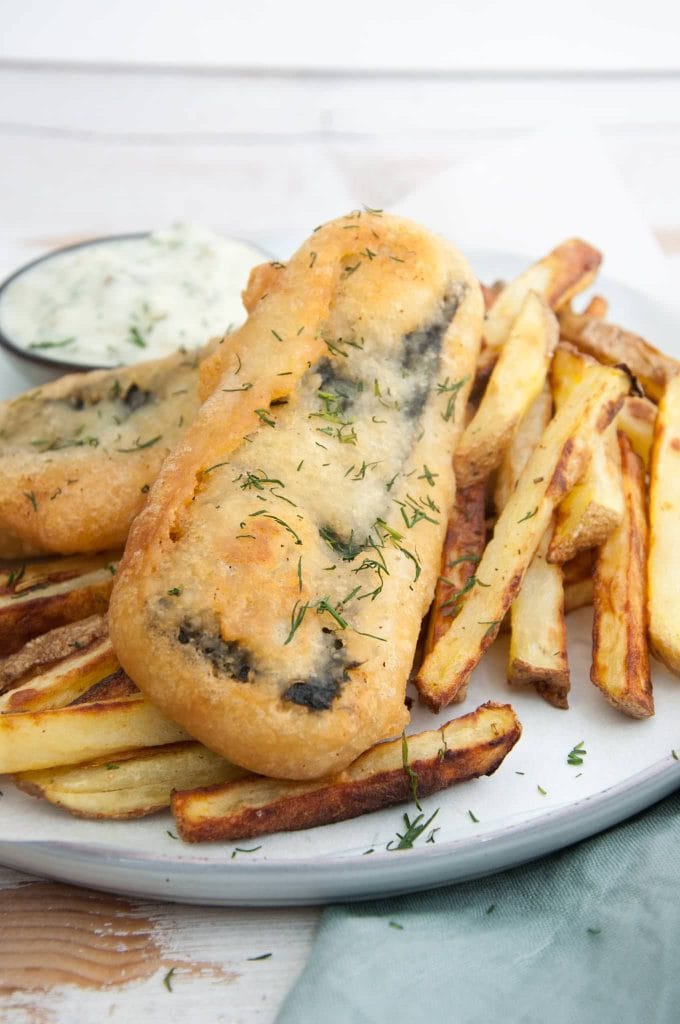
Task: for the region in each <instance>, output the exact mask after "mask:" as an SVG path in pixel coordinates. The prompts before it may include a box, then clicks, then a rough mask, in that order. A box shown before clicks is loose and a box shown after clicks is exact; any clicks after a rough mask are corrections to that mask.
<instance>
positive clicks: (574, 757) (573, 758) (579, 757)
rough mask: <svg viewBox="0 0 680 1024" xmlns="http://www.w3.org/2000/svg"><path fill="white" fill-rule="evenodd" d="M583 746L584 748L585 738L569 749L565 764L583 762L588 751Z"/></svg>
mask: <svg viewBox="0 0 680 1024" xmlns="http://www.w3.org/2000/svg"><path fill="white" fill-rule="evenodd" d="M584 748H585V740H581V742H580V743H577V744H576V746H575V747H573V748H572V749H571V750H570V751H569V753H568V754H567V764H573V765H580V764H583V758H584V757H585V755H586V754H587V753H588V751H587V750H585V749H584Z"/></svg>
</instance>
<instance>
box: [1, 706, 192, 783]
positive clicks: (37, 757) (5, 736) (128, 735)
mask: <svg viewBox="0 0 680 1024" xmlns="http://www.w3.org/2000/svg"><path fill="white" fill-rule="evenodd" d="M189 738H190V737H189V736H188V735H187V733H186V732H185V731H184V729H180V727H179V726H178V725H175V724H174V723H173V722H170V721H168V719H167V718H164V717H163V716H162V715H161V713H160V711H157V710H156V708H155V707H154V706H153V704H150V703H149V701H147V700H144V699H143V698H142V696H141V694H140V695H139V697H136V698H128V699H127V700H122V701H121V700H114V701H102V702H99V703H92V704H77V705H74V706H72V707H67V708H59V709H57V710H56V711H25V712H20V713H18V714H10V715H0V775H2V774H5V773H9V774H13V773H16V772H26V771H34V770H37V769H40V768H54V767H57V766H59V765H64V764H77V763H81V762H83V761H91V760H92V759H93V758H96V757H106V756H108V755H109V754H115V753H117V752H118V751H121V750H131V749H133V748H135V747H157V746H162V745H163V744H164V743H176V742H177V741H178V740H186V739H189Z"/></svg>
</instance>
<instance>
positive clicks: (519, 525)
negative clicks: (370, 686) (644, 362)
mask: <svg viewBox="0 0 680 1024" xmlns="http://www.w3.org/2000/svg"><path fill="white" fill-rule="evenodd" d="M629 386H630V379H629V377H628V375H627V374H626V373H624V372H623V371H622V370H615V369H610V368H607V367H604V366H599V365H593V366H589V367H588V368H587V370H586V374H585V376H584V379H583V381H582V382H581V383H580V384H579V385H578V387H577V388H576V389H575V390H574V391H573V392H572V394H571V395H570V397H569V399H568V400H567V401H566V402H565V404H564V405H563V406H562V408H561V409H559V410H558V412H557V413H556V415H555V416H554V418H553V419H552V420H551V422H550V424H549V425H548V427H547V429H546V431H545V433H544V435H543V438H542V439H541V442H540V444H539V445H538V447H537V448H536V450H535V452H534V453H533V455H532V456H531V458H530V459H529V461H528V463H527V465H526V467H525V469H524V472H523V473H522V476H521V477H520V480H519V482H518V484H517V488H516V489H515V491H514V493H513V494H512V496H511V498H510V500H509V501H508V503H507V505H506V506H505V508H504V509H503V511H502V512H501V514H500V516H499V519H498V522H497V523H496V529H495V531H494V535H493V539H492V540H491V541H490V543H489V544H488V545H487V547H486V550H485V552H484V555H483V556H482V560H481V562H480V564H479V566H478V568H477V573H476V575H477V578H478V579H479V580H480V581H482V582H483V583H485V584H488V585H487V586H484V587H478V586H476V587H474V588H473V589H472V590H471V591H470V594H469V595H468V598H467V600H466V602H465V604H464V605H463V608H462V610H461V612H460V614H459V615H458V616H457V617H456V618H455V619H454V620H453V623H452V625H451V627H450V628H449V631H448V632H447V633H445V634H444V636H443V637H442V638H441V639H440V640H439V642H438V643H437V644H436V646H435V647H434V650H433V651H431V653H430V654H429V655H428V657H427V658H425V661H424V662H423V664H422V665H421V667H420V671H419V672H418V674H417V676H416V680H415V682H416V686H417V687H418V690H419V692H420V695H421V697H422V699H423V701H424V702H425V703H426V704H427V705H428V706H429V707H430V708H432V709H433V710H437V711H438V710H440V709H441V708H442V707H445V706H446V705H447V704H449V703H450V702H451V700H453V698H454V697H455V696H456V694H457V693H458V691H459V690H460V687H461V686H462V685H463V684H464V683H465V682H466V680H467V679H468V677H469V675H470V673H471V672H472V670H473V669H474V667H475V666H476V665H477V663H478V662H479V659H480V658H481V656H482V654H483V653H484V651H485V650H486V648H487V647H488V646H489V645H490V644H491V643H492V642H493V640H494V639H495V637H496V634H497V633H498V630H499V627H500V625H501V623H502V621H503V617H504V616H505V613H506V612H507V610H508V608H509V607H510V605H511V604H512V602H513V600H514V599H515V597H516V596H517V593H518V592H519V589H520V587H521V585H522V580H523V579H524V574H525V573H526V570H527V568H528V566H529V564H530V562H531V559H532V558H533V556H534V554H535V552H536V549H537V548H538V545H539V544H540V541H541V538H542V537H543V535H544V533H545V532H546V530H547V529H548V527H549V525H550V521H551V519H552V515H553V512H554V509H555V507H556V506H557V504H558V503H559V502H560V501H561V500H562V498H563V497H564V495H565V494H567V493H568V492H569V490H570V489H571V488H572V487H573V486H574V484H575V482H576V481H577V480H578V479H579V478H580V477H581V476H582V475H583V471H584V469H585V467H586V466H587V464H588V460H589V458H590V449H591V443H592V438H593V436H594V435H597V434H600V433H602V431H603V430H605V429H606V428H607V427H608V426H609V424H610V423H611V421H612V419H613V418H614V416H615V415H616V414H617V412H618V411H619V409H620V407H621V404H622V402H623V399H624V397H625V395H626V393H627V391H628V389H629Z"/></svg>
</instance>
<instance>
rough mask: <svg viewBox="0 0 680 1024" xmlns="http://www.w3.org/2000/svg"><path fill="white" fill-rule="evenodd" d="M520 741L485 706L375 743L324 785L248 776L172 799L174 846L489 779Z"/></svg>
mask: <svg viewBox="0 0 680 1024" xmlns="http://www.w3.org/2000/svg"><path fill="white" fill-rule="evenodd" d="M520 734H521V726H520V723H519V721H518V720H517V716H516V715H515V713H514V711H513V710H512V708H511V707H510V706H509V705H507V704H493V703H488V704H484V705H483V706H482V707H479V708H477V710H476V711H473V712H472V713H471V714H468V715H464V716H463V717H462V718H456V719H454V720H453V721H451V722H448V723H447V724H446V725H443V726H442V727H441V729H433V730H431V731H428V732H422V733H419V734H418V735H415V736H409V737H408V739H407V741H406V742H404V741H402V740H394V741H392V742H391V743H380V744H378V746H376V747H372V748H371V749H370V750H368V751H367V752H366V753H365V754H362V755H361V757H359V758H358V759H357V760H356V761H354V762H353V764H351V765H349V767H348V768H346V769H345V770H344V771H343V772H341V773H340V774H339V775H335V776H333V777H332V778H327V779H320V780H318V781H316V782H283V781H280V780H277V779H265V778H262V777H260V778H258V777H255V776H250V777H248V778H245V779H242V780H241V781H240V782H232V783H227V785H223V786H213V787H211V788H209V789H198V790H194V791H193V792H187V793H175V794H173V797H172V812H173V814H174V816H175V820H176V822H177V828H178V831H179V834H180V835H181V837H182V839H184V840H186V841H187V842H192V843H195V842H200V841H203V840H216V839H246V838H249V837H252V836H260V835H264V834H265V833H267V832H288V831H292V830H295V829H302V828H314V827H315V826H316V825H326V824H330V823H331V822H335V821H344V820H346V819H347V818H355V817H357V816H358V815H360V814H366V813H368V812H370V811H377V810H379V809H381V808H383V807H390V806H391V805H393V804H397V803H403V802H405V801H407V800H409V799H411V798H412V797H413V796H414V793H417V796H418V797H419V798H420V797H425V796H429V794H431V793H435V792H437V791H438V790H441V789H444V788H446V787H447V786H451V785H452V784H453V783H454V782H463V781H464V780H466V779H471V778H477V777H478V776H480V775H491V774H492V773H493V772H495V771H496V769H497V768H498V766H499V765H500V764H501V762H502V761H503V759H504V757H505V756H506V754H507V753H508V752H509V751H510V750H511V749H512V747H513V746H514V744H515V743H516V742H517V740H518V739H519V737H520ZM406 766H408V770H407V767H406Z"/></svg>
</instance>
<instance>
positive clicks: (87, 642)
mask: <svg viewBox="0 0 680 1024" xmlns="http://www.w3.org/2000/svg"><path fill="white" fill-rule="evenodd" d="M117 668H118V659H117V657H116V655H115V653H114V650H113V647H112V646H111V641H110V640H109V636H108V629H107V625H106V619H105V618H104V617H103V616H101V615H93V616H91V617H90V618H89V619H85V620H84V621H83V622H76V623H72V624H71V625H69V626H62V627H60V628H59V629H53V630H51V632H49V633H46V634H45V635H44V636H40V637H36V638H35V639H34V640H31V641H29V643H27V644H26V646H25V647H23V648H22V649H21V650H20V651H19V652H18V653H17V654H14V655H11V656H10V657H9V658H7V659H6V660H5V661H4V662H3V663H2V665H1V666H0V714H6V713H7V712H17V711H43V710H48V709H54V708H61V707H65V706H66V705H67V704H70V703H71V702H72V701H74V700H76V698H78V697H80V696H81V695H83V694H84V693H86V691H87V690H88V689H89V688H90V687H91V686H92V685H93V684H94V683H98V682H99V681H100V680H102V679H104V678H105V677H106V676H108V675H109V674H110V673H112V672H115V670H116V669H117Z"/></svg>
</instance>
